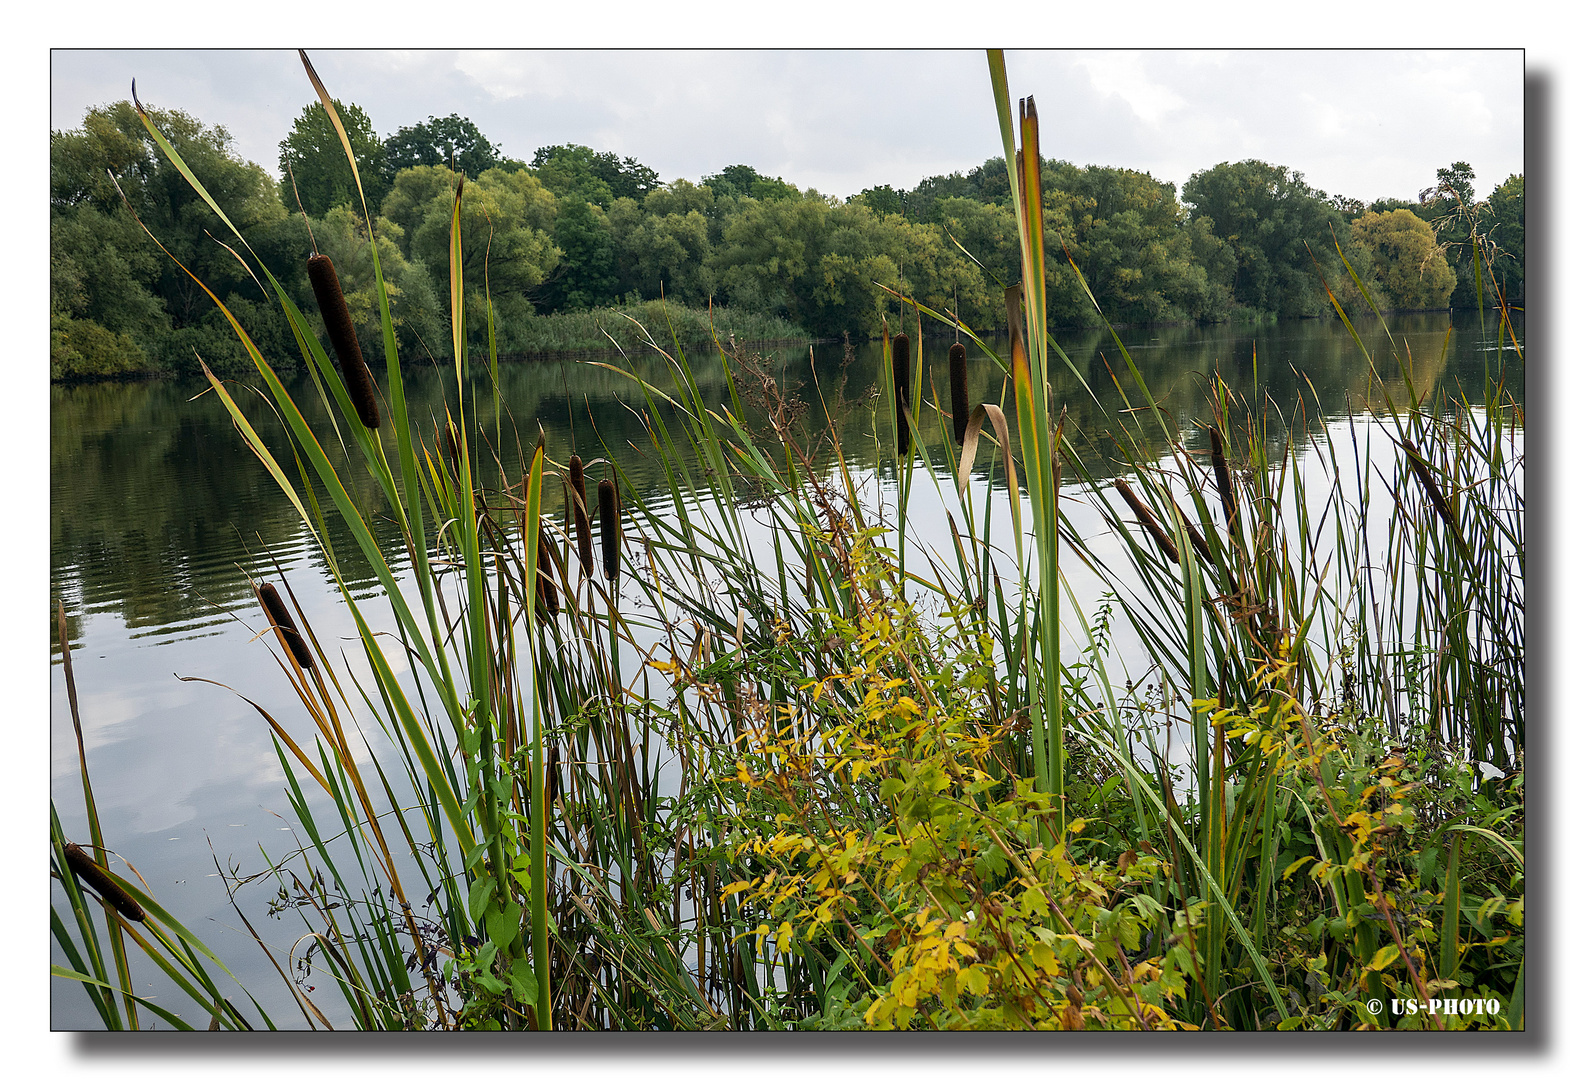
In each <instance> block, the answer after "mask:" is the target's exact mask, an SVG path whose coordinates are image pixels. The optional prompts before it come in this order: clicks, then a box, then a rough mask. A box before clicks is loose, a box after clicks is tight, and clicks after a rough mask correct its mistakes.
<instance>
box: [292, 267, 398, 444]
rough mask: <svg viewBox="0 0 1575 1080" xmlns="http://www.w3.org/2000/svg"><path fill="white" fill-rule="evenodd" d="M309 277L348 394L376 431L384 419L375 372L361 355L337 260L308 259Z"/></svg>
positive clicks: (362, 415)
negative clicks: (374, 390)
mask: <svg viewBox="0 0 1575 1080" xmlns="http://www.w3.org/2000/svg"><path fill="white" fill-rule="evenodd" d="M306 276H307V277H309V278H310V279H311V281H312V292H313V294H315V295H316V297H317V307H318V309H319V310H320V311H322V313H323V322H324V324H326V326H327V328H328V340H329V341H330V342H332V343H333V346H334V354H335V355H336V356H338V357H339V370H340V372H341V373H342V374H343V375H344V379H345V392H346V393H348V394H349V395H350V400H351V401H352V402H353V403H354V404H355V411H356V415H357V416H359V417H360V418H361V423H362V424H364V425H366V426H367V427H368V428H374V429H375V428H376V427H377V426H378V424H379V423H380V422H381V420H380V417H379V416H378V412H377V397H376V395H375V394H374V393H373V387H372V373H371V372H370V371H368V370H367V366H366V360H365V359H364V358H363V357H362V356H361V344H360V342H358V341H357V340H356V336H355V323H353V322H351V321H350V309H349V308H348V307H346V306H345V294H344V290H343V289H341V288H340V287H339V275H338V274H337V273H335V272H334V261H333V260H332V259H330V258H329V257H328V256H327V255H313V256H312V257H311V258H310V259H307V260H306Z"/></svg>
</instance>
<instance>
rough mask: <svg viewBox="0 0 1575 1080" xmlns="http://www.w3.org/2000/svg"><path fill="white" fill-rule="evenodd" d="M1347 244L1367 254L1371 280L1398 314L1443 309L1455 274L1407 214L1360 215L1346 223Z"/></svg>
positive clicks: (1434, 243) (1418, 221)
mask: <svg viewBox="0 0 1575 1080" xmlns="http://www.w3.org/2000/svg"><path fill="white" fill-rule="evenodd" d="M1351 240H1352V242H1353V243H1354V244H1356V245H1357V246H1359V247H1363V248H1366V249H1367V252H1368V254H1369V256H1370V258H1371V260H1372V266H1373V276H1374V277H1375V278H1376V279H1377V281H1378V284H1379V285H1381V286H1382V287H1383V290H1384V292H1385V293H1387V294H1388V297H1389V302H1390V303H1391V304H1393V305H1394V306H1395V307H1397V308H1437V307H1444V306H1447V304H1448V303H1449V297H1450V294H1451V293H1453V292H1454V290H1455V271H1454V269H1453V268H1452V267H1450V265H1449V257H1448V255H1447V254H1446V253H1445V251H1444V249H1443V248H1442V247H1441V246H1440V245H1439V243H1438V241H1437V239H1436V238H1435V237H1434V236H1433V230H1432V229H1431V228H1429V227H1428V224H1427V222H1425V221H1423V220H1422V219H1421V218H1419V217H1417V216H1416V215H1415V214H1413V213H1412V212H1411V211H1409V210H1389V211H1387V212H1385V213H1381V214H1365V215H1363V216H1362V217H1359V218H1357V219H1356V220H1355V221H1354V222H1352V223H1351Z"/></svg>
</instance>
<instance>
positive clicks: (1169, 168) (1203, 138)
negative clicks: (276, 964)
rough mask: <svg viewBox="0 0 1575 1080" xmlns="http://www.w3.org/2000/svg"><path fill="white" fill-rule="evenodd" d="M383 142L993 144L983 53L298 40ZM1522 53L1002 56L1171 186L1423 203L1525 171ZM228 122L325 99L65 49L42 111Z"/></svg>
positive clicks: (209, 53)
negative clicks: (155, 111) (141, 113)
mask: <svg viewBox="0 0 1575 1080" xmlns="http://www.w3.org/2000/svg"><path fill="white" fill-rule="evenodd" d="M310 52H311V57H312V61H313V64H314V65H315V66H316V68H317V71H318V73H319V74H320V75H321V76H322V78H323V81H324V83H325V84H326V85H327V87H328V89H329V91H330V92H331V93H332V94H334V95H335V96H336V97H339V98H340V99H342V100H345V101H353V102H356V103H357V104H359V105H360V106H361V107H362V108H364V109H365V110H366V111H367V114H368V115H369V116H370V117H371V119H372V123H373V126H374V127H375V128H376V130H377V132H378V134H379V135H383V136H386V135H388V134H390V133H392V132H393V131H394V130H396V129H397V128H399V127H401V126H403V125H409V124H415V123H419V122H420V121H422V120H424V119H425V118H426V117H428V116H429V115H437V116H444V115H447V114H449V113H459V114H460V115H462V116H468V117H470V118H471V119H472V120H474V121H475V123H476V124H477V126H478V127H479V128H480V129H481V130H482V131H483V132H484V133H485V134H486V135H487V136H488V137H489V138H490V139H491V140H492V141H493V142H494V143H498V144H501V146H502V148H503V150H504V152H505V153H507V154H509V155H510V156H516V157H522V158H525V159H527V160H528V159H529V157H530V155H531V154H532V153H533V152H534V150H535V149H536V148H537V147H539V146H546V145H551V144H554V143H562V142H577V143H582V144H585V145H589V146H592V147H594V148H596V149H597V150H612V151H615V152H616V153H618V154H619V155H622V156H632V157H635V158H637V159H639V160H640V161H641V162H643V163H645V164H647V165H649V166H651V167H652V168H654V169H656V171H657V172H658V173H659V174H660V175H661V177H662V179H663V180H672V179H676V178H678V177H686V178H689V179H692V180H698V179H699V178H700V177H701V176H702V175H705V174H707V173H712V172H716V171H719V170H720V169H721V168H722V167H724V166H726V165H729V164H733V163H735V162H744V163H747V164H750V165H753V166H754V167H756V168H757V169H759V170H760V171H761V172H763V173H765V174H767V175H779V176H782V177H784V178H785V179H787V180H790V181H792V182H794V183H796V184H798V185H799V186H800V187H813V188H816V189H818V190H820V191H821V192H823V193H826V194H829V195H836V196H841V197H846V196H848V195H852V194H854V193H856V192H858V191H859V190H861V189H862V188H865V187H868V186H872V185H875V184H882V183H889V184H892V185H893V186H897V187H912V186H913V185H914V184H916V183H917V182H918V181H919V180H921V179H923V178H924V177H926V176H931V175H935V174H938V173H947V172H951V171H953V170H962V171H966V170H968V169H970V168H972V167H973V166H975V165H977V164H979V163H980V162H981V161H983V160H984V159H985V158H986V157H989V156H991V155H993V154H999V153H1000V152H1001V143H1000V137H999V133H998V128H997V127H996V124H995V119H994V111H993V108H992V106H991V99H990V84H989V75H988V71H987V69H986V66H985V60H984V56H983V54H982V52H979V51H966V52H964V51H945V50H924V51H854V50H833V49H821V50H791V51H789V50H693V51H671V50H649V51H615V50H604V51H582V50H562V51H552V50H549V51H514V50H508V51H501V50H439V51H421V50H334V49H312V50H310ZM1524 59H1525V58H1524V54H1523V53H1522V52H1520V51H1519V50H1516V49H1499V50H1434V51H1425V50H1363V51H1357V50H1328V49H1309V50H1283V49H1279V50H1240V49H1225V50H1210V51H1196V50H1135V51H1122V50H1109V49H1094V50H1008V53H1007V69H1008V73H1009V75H1010V79H1011V90H1012V93H1013V94H1014V95H1022V94H1030V93H1031V94H1034V95H1035V97H1036V100H1037V102H1038V105H1039V109H1040V116H1041V117H1042V118H1043V120H1044V122H1045V135H1044V136H1043V142H1044V147H1045V153H1046V155H1047V156H1052V157H1057V158H1063V159H1066V160H1069V161H1072V162H1074V163H1076V164H1079V165H1090V164H1095V165H1117V166H1123V167H1129V168H1135V169H1140V170H1144V171H1147V172H1150V173H1152V174H1153V175H1154V176H1156V177H1157V178H1159V179H1161V180H1165V181H1170V182H1172V183H1175V184H1176V185H1177V188H1178V190H1179V188H1180V186H1181V185H1182V184H1184V183H1185V182H1186V179H1187V177H1189V176H1190V175H1191V174H1192V173H1194V172H1196V171H1198V170H1199V169H1205V168H1208V167H1210V166H1212V165H1215V164H1218V163H1219V162H1221V161H1236V160H1241V159H1243V158H1259V159H1263V160H1266V161H1269V162H1272V163H1275V164H1281V165H1287V166H1290V167H1291V168H1293V169H1298V170H1300V171H1301V172H1303V173H1304V174H1305V175H1306V178H1307V180H1308V182H1309V183H1311V184H1312V185H1313V186H1314V187H1318V188H1322V189H1324V190H1325V191H1327V192H1329V193H1330V194H1339V195H1347V196H1353V197H1356V198H1360V199H1363V200H1372V199H1375V198H1379V197H1385V196H1393V197H1404V198H1414V197H1415V196H1416V194H1417V192H1418V191H1419V190H1420V189H1421V188H1424V187H1426V186H1428V185H1429V184H1430V183H1431V182H1432V181H1433V179H1434V174H1435V171H1436V170H1437V169H1438V167H1439V166H1441V165H1447V164H1449V163H1451V162H1455V161H1468V162H1470V163H1471V164H1472V165H1473V166H1474V167H1475V168H1476V171H1477V176H1478V183H1479V187H1480V188H1481V190H1482V193H1483V194H1486V192H1487V191H1489V190H1491V188H1492V186H1493V185H1495V184H1497V183H1498V182H1499V181H1501V180H1503V179H1504V178H1505V177H1506V176H1508V175H1510V174H1511V173H1519V172H1524V168H1525V166H1524V160H1523V152H1524V139H1523V127H1524V112H1523V106H1522V100H1523V95H1522V89H1523V81H1524V74H1525V69H1524ZM132 79H136V81H137V89H138V93H139V94H140V96H141V97H142V100H143V101H144V102H146V103H148V104H151V105H156V106H159V107H174V108H180V109H184V110H186V111H187V112H190V113H192V114H193V115H195V116H197V117H198V118H199V119H201V120H202V121H204V122H205V123H208V124H222V125H224V126H225V127H226V128H227V129H228V130H229V131H230V133H231V134H232V135H233V136H234V138H235V145H236V149H237V151H238V152H239V153H240V154H241V155H242V156H243V157H246V158H249V159H251V160H253V161H256V162H258V163H259V164H261V165H263V166H264V167H266V168H268V169H269V170H270V171H274V170H276V169H277V162H278V144H279V140H280V139H281V138H283V137H284V136H285V135H286V134H287V133H288V131H289V129H290V125H291V122H292V121H293V120H294V118H295V117H296V116H298V115H299V114H300V111H301V109H302V108H303V107H304V106H305V105H307V104H309V103H310V102H312V101H314V100H315V98H314V96H313V93H312V89H311V86H310V84H309V83H308V81H307V79H306V77H305V75H304V73H303V71H302V68H301V65H300V62H299V60H298V59H297V57H296V55H295V53H294V52H293V51H291V50H286V49H278V50H247V49H239V50H221V51H213V50H206V51H203V50H129V49H128V50H74V49H57V50H54V51H52V53H51V58H50V81H49V85H50V104H49V112H50V126H51V128H53V129H69V128H73V127H76V126H78V125H79V124H80V123H81V120H82V115H83V113H84V112H85V111H86V110H87V109H88V108H90V107H92V106H94V105H99V104H103V103H105V102H109V101H113V100H116V99H120V98H125V97H127V96H129V90H130V86H131V81H132Z"/></svg>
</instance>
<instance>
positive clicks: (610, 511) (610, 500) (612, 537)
mask: <svg viewBox="0 0 1575 1080" xmlns="http://www.w3.org/2000/svg"><path fill="white" fill-rule="evenodd" d="M618 501H619V500H618V485H617V483H616V482H614V481H612V480H603V481H602V482H601V483H599V484H597V485H596V503H597V508H596V513H597V516H598V518H599V520H600V523H601V530H602V569H603V570H604V571H605V572H606V574H607V580H608V581H612V580H613V579H614V578H616V577H617V576H618V545H619V536H620V533H619V530H618Z"/></svg>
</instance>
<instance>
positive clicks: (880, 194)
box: [848, 184, 907, 214]
mask: <svg viewBox="0 0 1575 1080" xmlns="http://www.w3.org/2000/svg"><path fill="white" fill-rule="evenodd" d="M906 196H907V192H905V191H897V190H895V189H894V188H893V187H892V186H891V185H890V184H880V185H879V186H877V187H871V188H865V189H864V190H863V191H861V192H859V193H858V194H857V195H855V196H853V198H852V199H849V200H848V201H849V202H861V203H863V204H864V205H865V206H868V207H869V208H870V209H871V210H873V211H875V212H876V213H877V214H901V213H903V212H904V206H905V201H906Z"/></svg>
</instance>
